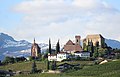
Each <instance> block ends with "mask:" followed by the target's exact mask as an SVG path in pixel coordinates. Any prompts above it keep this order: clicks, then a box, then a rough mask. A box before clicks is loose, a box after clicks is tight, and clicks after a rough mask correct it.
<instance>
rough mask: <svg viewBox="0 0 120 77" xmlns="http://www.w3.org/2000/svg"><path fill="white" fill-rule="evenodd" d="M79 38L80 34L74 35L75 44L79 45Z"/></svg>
mask: <svg viewBox="0 0 120 77" xmlns="http://www.w3.org/2000/svg"><path fill="white" fill-rule="evenodd" d="M80 39H81V37H80V36H75V44H76V45H80Z"/></svg>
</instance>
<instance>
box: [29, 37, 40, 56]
mask: <svg viewBox="0 0 120 77" xmlns="http://www.w3.org/2000/svg"><path fill="white" fill-rule="evenodd" d="M40 54H41V48H40V47H39V46H38V44H37V43H35V39H34V42H33V44H32V47H31V56H32V57H38V56H39V55H40Z"/></svg>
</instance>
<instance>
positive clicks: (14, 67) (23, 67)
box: [0, 62, 46, 71]
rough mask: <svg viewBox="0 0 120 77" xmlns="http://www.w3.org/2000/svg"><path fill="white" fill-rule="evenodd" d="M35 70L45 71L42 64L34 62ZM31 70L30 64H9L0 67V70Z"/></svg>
mask: <svg viewBox="0 0 120 77" xmlns="http://www.w3.org/2000/svg"><path fill="white" fill-rule="evenodd" d="M36 65H37V68H39V69H46V66H45V63H44V62H36ZM31 68H32V62H22V63H15V64H9V65H5V66H0V69H3V70H8V69H11V70H13V71H30V70H31Z"/></svg>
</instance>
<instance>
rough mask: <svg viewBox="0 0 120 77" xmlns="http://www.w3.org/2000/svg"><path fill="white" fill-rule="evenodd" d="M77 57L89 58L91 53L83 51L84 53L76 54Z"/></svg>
mask: <svg viewBox="0 0 120 77" xmlns="http://www.w3.org/2000/svg"><path fill="white" fill-rule="evenodd" d="M75 56H76V57H77V56H79V57H81V58H89V57H90V52H86V51H82V52H75Z"/></svg>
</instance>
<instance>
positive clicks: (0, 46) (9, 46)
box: [0, 33, 48, 60]
mask: <svg viewBox="0 0 120 77" xmlns="http://www.w3.org/2000/svg"><path fill="white" fill-rule="evenodd" d="M31 45H32V44H31V43H29V42H28V41H26V40H20V41H16V40H15V39H14V38H13V37H11V36H9V35H7V34H4V33H0V60H3V59H4V57H5V56H13V57H16V56H30V54H31ZM39 46H40V47H41V49H42V51H43V52H44V51H45V49H46V48H47V47H48V44H44V43H41V44H39Z"/></svg>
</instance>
